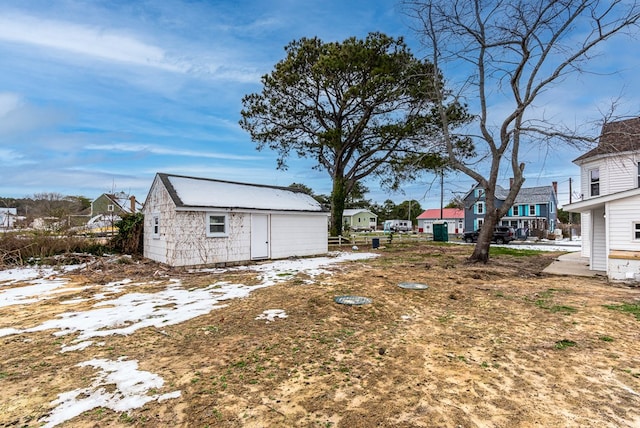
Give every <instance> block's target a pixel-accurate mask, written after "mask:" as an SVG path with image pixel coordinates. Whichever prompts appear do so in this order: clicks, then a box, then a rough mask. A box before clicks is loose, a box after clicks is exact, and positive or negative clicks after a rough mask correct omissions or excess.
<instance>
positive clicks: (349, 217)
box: [342, 209, 378, 231]
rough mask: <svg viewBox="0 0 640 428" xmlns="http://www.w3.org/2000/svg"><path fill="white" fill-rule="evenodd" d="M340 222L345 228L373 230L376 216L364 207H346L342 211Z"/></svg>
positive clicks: (376, 222) (376, 223) (376, 221)
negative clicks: (346, 208)
mask: <svg viewBox="0 0 640 428" xmlns="http://www.w3.org/2000/svg"><path fill="white" fill-rule="evenodd" d="M342 222H343V223H344V229H345V230H347V229H349V230H354V231H361V230H375V229H376V227H377V226H378V216H377V215H375V214H374V213H372V212H371V211H369V210H365V209H348V210H344V212H343V213H342Z"/></svg>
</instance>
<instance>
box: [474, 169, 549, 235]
mask: <svg viewBox="0 0 640 428" xmlns="http://www.w3.org/2000/svg"><path fill="white" fill-rule="evenodd" d="M495 193H496V194H495V201H494V203H495V206H496V208H500V207H502V205H503V204H504V201H505V199H506V198H507V195H508V193H509V191H508V190H507V189H505V188H503V187H501V186H496V192H495ZM485 215H486V199H485V194H484V189H482V188H481V187H480V186H479V185H478V184H477V185H475V186H474V187H473V188H472V189H471V190H470V191H469V192H468V193H467V194H466V195H465V196H464V228H465V230H477V229H479V228H480V227H481V226H482V223H483V222H484V217H485ZM557 215H558V183H557V182H555V181H554V182H553V183H552V185H551V186H538V187H523V188H521V189H520V192H518V195H517V196H516V199H515V201H514V203H513V205H512V206H511V207H510V208H509V211H508V212H507V214H506V215H505V216H504V217H502V218H501V219H500V220H499V221H498V225H501V226H511V227H513V228H514V229H518V230H519V231H520V233H522V234H526V236H531V235H535V236H539V237H546V236H547V235H548V234H549V233H551V232H553V231H554V230H555V228H556V224H557Z"/></svg>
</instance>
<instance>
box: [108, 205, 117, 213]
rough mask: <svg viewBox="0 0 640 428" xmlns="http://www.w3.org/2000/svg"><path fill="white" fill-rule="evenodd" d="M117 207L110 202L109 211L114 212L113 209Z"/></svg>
mask: <svg viewBox="0 0 640 428" xmlns="http://www.w3.org/2000/svg"><path fill="white" fill-rule="evenodd" d="M115 208H116V207H115V206H113V204H109V205H107V211H109V212H113V211H114V210H115Z"/></svg>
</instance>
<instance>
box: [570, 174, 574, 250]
mask: <svg viewBox="0 0 640 428" xmlns="http://www.w3.org/2000/svg"><path fill="white" fill-rule="evenodd" d="M572 184H573V179H572V178H571V177H569V205H571V201H572V198H571V196H572V195H573V189H572ZM571 220H572V216H571V211H569V241H573V230H572V228H571Z"/></svg>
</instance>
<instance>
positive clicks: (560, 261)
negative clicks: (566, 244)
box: [542, 251, 607, 276]
mask: <svg viewBox="0 0 640 428" xmlns="http://www.w3.org/2000/svg"><path fill="white" fill-rule="evenodd" d="M542 272H543V273H548V274H551V275H570V276H607V273H606V272H605V271H603V270H590V269H589V258H588V257H582V255H581V254H580V251H575V252H571V253H567V254H563V255H561V256H560V257H558V258H557V259H556V260H554V261H553V263H551V264H550V265H549V266H547V267H546V268H545V269H544V270H543V271H542Z"/></svg>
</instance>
